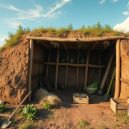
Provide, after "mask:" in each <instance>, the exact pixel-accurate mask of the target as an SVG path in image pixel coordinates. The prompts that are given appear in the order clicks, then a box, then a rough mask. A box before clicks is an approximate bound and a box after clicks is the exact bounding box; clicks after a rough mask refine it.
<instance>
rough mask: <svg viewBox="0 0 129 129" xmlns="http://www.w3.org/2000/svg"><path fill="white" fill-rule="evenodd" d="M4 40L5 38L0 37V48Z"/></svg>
mask: <svg viewBox="0 0 129 129" xmlns="http://www.w3.org/2000/svg"><path fill="white" fill-rule="evenodd" d="M6 38H7V36H3V35H0V46H2V45H3V44H4V41H5V39H6Z"/></svg>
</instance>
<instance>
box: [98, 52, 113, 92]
mask: <svg viewBox="0 0 129 129" xmlns="http://www.w3.org/2000/svg"><path fill="white" fill-rule="evenodd" d="M113 58H114V54H113V53H111V55H110V58H109V61H108V65H107V68H106V71H105V73H104V76H103V79H102V82H101V85H100V90H99V92H98V93H100V94H101V93H102V91H103V89H104V87H105V83H106V80H107V77H108V74H109V71H110V68H111V65H112V62H113Z"/></svg>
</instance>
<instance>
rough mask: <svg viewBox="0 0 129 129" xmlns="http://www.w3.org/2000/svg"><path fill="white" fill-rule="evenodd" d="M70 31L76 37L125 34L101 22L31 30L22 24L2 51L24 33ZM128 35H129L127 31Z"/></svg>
mask: <svg viewBox="0 0 129 129" xmlns="http://www.w3.org/2000/svg"><path fill="white" fill-rule="evenodd" d="M70 32H74V35H75V37H76V34H77V33H80V34H81V35H82V36H85V37H102V36H120V35H123V33H122V32H118V31H114V30H113V29H112V27H110V26H109V25H104V26H102V25H101V24H100V23H99V22H98V23H97V24H95V25H92V26H84V25H83V26H82V27H81V28H78V29H73V26H72V25H71V24H70V25H68V26H65V27H61V28H53V27H48V28H45V27H40V28H36V29H34V30H32V31H31V32H30V29H29V28H27V29H23V27H22V26H21V25H20V26H18V28H17V30H16V33H14V34H13V33H9V35H8V39H6V40H5V45H4V46H2V47H0V52H1V51H3V50H4V49H6V48H8V47H11V46H15V45H17V44H18V43H20V41H21V37H22V35H23V34H27V33H30V34H31V35H32V36H39V37H41V36H51V37H67V35H68V34H69V33H70ZM126 35H129V33H127V34H126Z"/></svg>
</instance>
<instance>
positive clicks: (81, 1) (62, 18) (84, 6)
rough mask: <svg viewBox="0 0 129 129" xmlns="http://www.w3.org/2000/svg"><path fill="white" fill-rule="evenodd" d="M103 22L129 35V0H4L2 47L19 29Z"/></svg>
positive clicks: (0, 9) (0, 5)
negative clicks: (12, 33)
mask: <svg viewBox="0 0 129 129" xmlns="http://www.w3.org/2000/svg"><path fill="white" fill-rule="evenodd" d="M97 22H100V23H101V24H102V25H104V24H109V25H110V26H112V27H113V28H114V29H117V30H120V31H125V32H127V31H129V0H1V2H0V44H1V43H2V42H3V40H4V39H5V37H7V35H8V33H9V32H15V30H16V28H17V26H18V25H20V24H21V25H22V26H23V27H25V28H26V27H29V28H30V29H33V28H37V27H41V26H43V27H61V26H66V25H69V24H72V25H73V27H74V28H78V27H80V26H82V25H93V24H95V23H97Z"/></svg>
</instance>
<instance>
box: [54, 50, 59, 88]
mask: <svg viewBox="0 0 129 129" xmlns="http://www.w3.org/2000/svg"><path fill="white" fill-rule="evenodd" d="M59 54H60V53H59V48H57V59H56V73H55V89H56V90H57V82H58V69H59Z"/></svg>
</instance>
